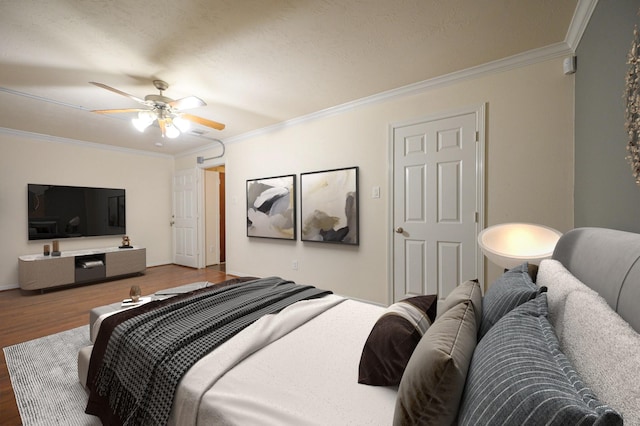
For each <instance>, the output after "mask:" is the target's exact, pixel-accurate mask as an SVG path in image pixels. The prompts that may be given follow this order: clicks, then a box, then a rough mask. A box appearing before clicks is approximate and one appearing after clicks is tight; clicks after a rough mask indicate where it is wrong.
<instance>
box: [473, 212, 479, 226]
mask: <svg viewBox="0 0 640 426" xmlns="http://www.w3.org/2000/svg"><path fill="white" fill-rule="evenodd" d="M473 221H474V222H475V223H478V212H475V213H474V214H473Z"/></svg>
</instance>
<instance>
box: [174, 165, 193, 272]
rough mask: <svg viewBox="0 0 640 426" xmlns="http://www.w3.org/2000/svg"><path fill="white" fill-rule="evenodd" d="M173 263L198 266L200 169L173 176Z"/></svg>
mask: <svg viewBox="0 0 640 426" xmlns="http://www.w3.org/2000/svg"><path fill="white" fill-rule="evenodd" d="M172 223H173V263H175V264H177V265H183V266H190V267H192V268H197V267H198V266H199V259H198V169H196V168H194V169H187V170H181V171H179V172H177V173H176V174H175V175H174V176H173V220H172Z"/></svg>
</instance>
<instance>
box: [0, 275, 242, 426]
mask: <svg viewBox="0 0 640 426" xmlns="http://www.w3.org/2000/svg"><path fill="white" fill-rule="evenodd" d="M230 278H233V276H231V275H226V274H225V272H223V271H220V270H219V268H205V269H192V268H186V267H182V266H177V265H163V266H156V267H153V268H147V271H146V273H145V274H144V275H141V276H135V277H131V278H125V279H121V280H117V281H107V282H103V283H97V284H89V285H84V286H78V287H67V288H63V289H51V290H49V291H47V292H45V293H44V294H40V293H39V292H25V291H22V290H20V289H15V290H7V291H2V292H0V347H2V348H4V347H6V346H11V345H14V344H16V343H20V342H25V341H27V340H32V339H36V338H38V337H43V336H47V335H49V334H54V333H58V332H61V331H65V330H69V329H71V328H75V327H80V326H81V325H85V324H88V323H89V310H91V309H92V308H94V307H96V306H101V305H107V304H110V303H114V302H118V301H120V300H122V299H124V298H127V297H129V289H130V288H131V286H132V285H134V284H136V285H139V286H140V288H141V289H142V294H143V295H145V294H153V293H155V292H156V291H158V290H161V289H165V288H171V287H176V286H178V285H182V284H189V283H192V282H197V281H209V282H213V283H216V282H220V281H224V280H227V279H230ZM0 425H2V426H5V425H6V426H13V425H20V414H19V412H18V406H17V405H16V400H15V396H14V394H13V389H12V388H11V380H10V378H9V372H8V370H7V363H6V360H5V358H4V351H2V352H0Z"/></svg>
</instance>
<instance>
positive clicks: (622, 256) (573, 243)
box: [553, 228, 640, 333]
mask: <svg viewBox="0 0 640 426" xmlns="http://www.w3.org/2000/svg"><path fill="white" fill-rule="evenodd" d="M553 258H554V259H556V260H558V261H559V262H561V263H562V264H563V265H564V267H565V268H567V269H568V270H569V271H570V272H571V273H572V274H573V275H574V276H575V277H576V278H578V279H579V280H580V281H582V282H583V283H585V284H586V285H588V286H589V287H591V288H592V289H594V290H595V291H597V292H598V293H599V294H600V295H601V296H602V297H604V299H605V300H606V301H607V303H608V304H609V306H611V307H612V308H613V309H614V310H615V311H616V312H618V314H619V315H620V316H621V317H622V318H624V320H625V321H627V322H628V323H629V324H631V326H632V327H633V328H634V329H635V330H636V331H637V332H639V333H640V308H639V305H640V234H635V233H632V232H624V231H617V230H613V229H605V228H576V229H573V230H571V231H569V232H567V233H566V234H564V235H563V236H562V237H561V238H560V240H559V241H558V244H557V245H556V248H555V250H554V252H553Z"/></svg>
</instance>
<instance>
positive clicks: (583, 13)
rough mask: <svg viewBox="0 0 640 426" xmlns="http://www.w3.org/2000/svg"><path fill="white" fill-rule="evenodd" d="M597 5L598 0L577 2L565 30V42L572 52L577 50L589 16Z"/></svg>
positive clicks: (580, 0)
mask: <svg viewBox="0 0 640 426" xmlns="http://www.w3.org/2000/svg"><path fill="white" fill-rule="evenodd" d="M597 4H598V0H578V5H577V6H576V10H575V12H574V13H573V18H572V19H571V24H570V25H569V29H568V30H567V36H566V38H565V42H566V43H567V45H568V46H569V47H570V48H571V50H572V51H573V52H575V51H576V49H577V48H578V44H580V40H581V39H582V35H583V34H584V31H585V30H586V29H587V25H588V24H589V20H590V19H591V15H592V14H593V11H594V9H595V8H596V6H597Z"/></svg>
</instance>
